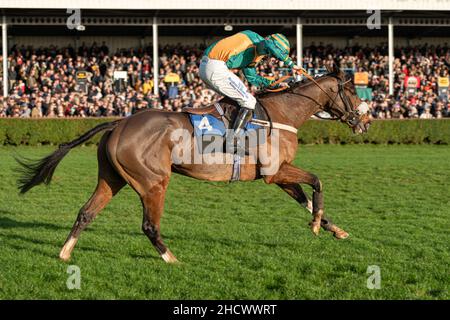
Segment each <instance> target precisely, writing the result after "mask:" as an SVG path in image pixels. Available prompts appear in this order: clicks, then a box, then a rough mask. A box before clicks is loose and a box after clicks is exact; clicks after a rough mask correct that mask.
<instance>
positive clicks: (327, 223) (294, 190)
mask: <svg viewBox="0 0 450 320" xmlns="http://www.w3.org/2000/svg"><path fill="white" fill-rule="evenodd" d="M278 186H279V187H280V188H281V189H283V191H285V192H286V193H287V194H289V195H290V196H291V197H292V198H294V199H295V200H296V201H297V202H298V203H299V204H300V205H301V206H303V207H305V208H306V209H307V210H308V211H309V212H311V213H312V212H313V209H312V201H311V200H309V199H308V196H307V195H306V193H305V192H304V191H303V189H302V187H301V186H300V185H298V184H295V183H293V184H278ZM320 224H321V226H322V228H323V229H325V230H326V231H330V232H332V233H333V235H334V236H335V237H336V238H337V239H345V238H347V237H348V233H347V232H345V231H344V230H342V229H341V228H339V227H338V226H336V225H335V224H334V223H332V222H331V220H330V219H329V218H327V217H326V216H325V215H323V216H322V220H321V223H320Z"/></svg>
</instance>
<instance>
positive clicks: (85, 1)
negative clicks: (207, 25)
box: [1, 0, 450, 11]
mask: <svg viewBox="0 0 450 320" xmlns="http://www.w3.org/2000/svg"><path fill="white" fill-rule="evenodd" d="M1 7H2V8H17V9H21V8H23V9H57V8H59V9H65V8H79V9H122V10H128V9H147V10H148V9H151V10H154V9H157V10H176V9H178V10H179V9H186V10H196V9H197V10H198V9H200V10H221V9H226V10H230V9H231V10H370V9H372V10H373V9H380V10H406V9H407V10H433V11H443V10H450V1H446V0H444V1H443V0H376V1H374V0H359V1H354V0H339V1H336V0H320V1H311V0H286V1H273V0H227V1H210V0H171V1H167V0H151V1H149V0H133V1H129V0H97V1H92V0H40V1H36V0H2V4H1Z"/></svg>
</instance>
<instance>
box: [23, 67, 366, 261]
mask: <svg viewBox="0 0 450 320" xmlns="http://www.w3.org/2000/svg"><path fill="white" fill-rule="evenodd" d="M316 79H317V80H316V81H315V83H313V82H311V81H305V82H298V83H295V84H293V85H292V86H291V87H290V88H289V89H288V90H286V91H283V92H279V93H263V94H260V95H258V96H257V98H258V101H259V103H260V104H261V105H263V106H264V109H265V110H266V112H267V115H268V116H269V118H270V119H271V121H272V122H273V123H278V124H282V125H284V126H285V127H291V128H292V127H293V128H299V127H300V126H301V125H302V124H303V123H304V122H305V121H306V120H308V119H309V118H311V116H313V115H314V114H316V113H317V112H319V111H326V112H328V113H329V114H331V115H332V116H334V117H335V119H339V120H340V121H342V122H344V123H346V124H347V125H348V126H349V127H350V128H351V129H353V131H354V132H355V133H363V132H365V131H367V129H368V126H369V122H370V121H369V118H368V116H367V114H366V112H367V109H365V110H363V111H362V112H361V110H362V109H361V108H360V106H361V105H363V104H364V103H363V102H361V100H360V99H359V98H358V96H357V95H356V92H355V89H354V85H353V84H352V83H351V82H349V81H346V80H345V76H344V74H343V73H342V72H341V71H340V70H339V69H338V68H336V67H335V69H333V70H329V73H328V74H326V75H323V76H321V77H318V78H316ZM316 84H317V85H318V86H316ZM220 104H221V105H222V107H224V108H226V107H227V105H230V104H233V102H231V101H230V100H227V99H223V100H221V101H220ZM366 108H367V105H366ZM177 129H184V130H187V131H188V132H189V133H190V135H191V139H194V138H193V131H194V129H193V126H192V124H191V122H190V119H189V115H188V114H187V113H185V112H181V113H175V112H168V111H162V110H154V109H148V110H145V111H142V112H138V113H136V114H134V115H132V116H129V117H127V118H123V119H119V120H116V121H112V122H107V123H103V124H100V125H98V126H96V127H94V128H93V129H91V130H89V131H87V132H86V133H84V134H83V135H81V136H80V137H78V138H77V139H75V140H73V141H71V142H69V143H65V144H61V145H59V147H58V149H57V150H56V151H54V152H53V153H52V154H50V155H48V156H47V157H45V158H43V159H40V160H38V161H35V162H33V161H32V162H30V161H24V160H20V159H16V160H17V161H18V162H19V163H20V164H21V165H22V167H23V168H22V170H21V171H22V174H23V175H22V176H21V177H20V178H19V181H18V184H19V189H20V193H22V194H23V193H25V192H27V191H28V190H30V189H31V188H32V187H34V186H36V185H38V184H41V183H45V184H49V183H50V181H51V179H52V175H53V173H54V171H55V169H56V166H57V165H58V163H59V162H60V161H61V160H62V158H63V157H64V156H65V155H66V154H67V153H68V152H69V151H70V149H72V148H74V147H76V146H78V145H80V144H82V143H84V142H85V141H87V140H89V139H90V138H91V137H92V136H94V135H95V134H97V133H99V132H101V131H106V132H105V133H104V134H103V136H102V138H101V140H100V142H99V145H98V151H97V159H98V183H97V186H96V188H95V191H94V193H93V194H92V196H91V197H90V199H89V200H88V201H87V202H86V203H85V204H84V205H83V207H82V208H81V209H80V211H79V213H78V216H77V219H76V221H75V223H74V225H73V227H72V230H71V232H70V234H69V236H68V237H67V240H66V241H65V243H64V246H63V248H62V249H61V252H60V254H59V257H60V258H61V259H62V260H64V261H67V260H69V258H70V256H71V253H72V251H73V249H74V246H75V244H76V243H77V241H78V239H79V236H80V233H81V231H82V230H84V229H85V228H86V227H87V226H88V224H90V223H91V222H92V220H93V219H94V218H95V217H96V215H97V214H98V213H99V212H100V211H101V210H102V209H103V208H104V207H105V206H106V205H107V204H108V202H109V201H110V200H111V199H112V198H113V197H114V195H116V194H117V193H118V192H119V190H121V189H122V188H123V187H124V186H125V185H126V184H129V185H130V186H131V188H133V189H134V191H136V192H137V194H138V195H139V197H140V199H141V202H142V207H143V223H142V230H143V232H144V234H145V235H146V236H147V237H148V238H149V240H150V242H151V243H152V244H153V246H154V247H155V249H156V250H157V252H158V253H159V255H160V256H161V257H162V258H163V260H164V261H165V262H167V263H174V262H177V259H176V257H175V256H174V255H173V254H172V253H171V251H170V250H169V249H168V248H167V247H166V245H165V244H164V242H163V240H162V237H161V231H160V220H161V216H162V213H163V206H164V196H165V194H166V190H167V186H168V184H169V179H170V176H171V173H172V172H175V173H179V174H182V175H185V176H189V177H193V178H196V179H200V180H209V181H229V180H230V177H231V175H232V170H233V164H229V163H224V164H189V163H187V164H175V163H173V159H172V155H171V154H172V149H173V148H174V146H175V144H174V142H173V141H172V140H171V138H170V137H171V134H172V133H173V132H174V131H175V130H177ZM265 143H267V144H268V145H270V144H271V143H272V140H271V136H267V140H266V142H265ZM297 146H298V138H297V134H295V133H294V132H292V131H288V130H282V129H281V130H279V149H278V160H279V161H278V163H277V170H276V171H275V172H274V173H272V174H267V175H263V174H261V164H260V163H258V162H257V163H246V162H244V163H243V164H242V165H241V175H240V180H241V181H249V180H255V179H260V178H262V179H263V180H264V182H265V183H267V184H276V185H278V186H279V187H280V188H281V189H282V190H284V191H285V192H286V193H287V194H289V195H290V196H291V197H292V198H293V199H295V200H296V201H297V202H298V203H299V204H300V205H302V206H303V207H305V208H307V209H308V210H309V211H310V212H311V213H312V215H313V220H312V222H311V223H310V226H311V229H312V232H313V233H314V234H315V235H317V234H318V233H319V230H320V228H321V227H322V228H323V229H325V230H327V231H330V232H331V233H333V234H334V236H335V237H336V238H338V239H343V238H346V237H347V236H348V233H346V232H345V231H344V230H342V229H340V228H339V227H337V226H336V225H334V224H333V223H331V221H330V220H329V219H328V218H327V217H326V216H325V215H324V201H323V188H322V183H321V181H320V180H319V178H318V177H317V176H316V175H314V174H312V173H309V172H307V171H306V170H303V169H301V168H297V167H295V166H293V165H292V161H293V160H294V158H295V155H296V151H297ZM300 184H308V185H310V186H311V187H312V188H313V194H312V201H311V200H309V199H308V196H307V195H306V194H305V192H304V191H303V189H302V188H301V186H300Z"/></svg>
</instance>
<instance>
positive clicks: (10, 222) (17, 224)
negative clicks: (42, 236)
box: [0, 210, 67, 230]
mask: <svg viewBox="0 0 450 320" xmlns="http://www.w3.org/2000/svg"><path fill="white" fill-rule="evenodd" d="M2 213H8V214H9V213H10V212H5V211H2V210H0V214H2ZM15 228H30V229H35V228H44V229H48V230H62V229H67V228H65V227H62V226H58V225H56V224H52V223H47V222H36V221H30V222H23V221H17V220H14V219H11V218H6V217H0V229H15Z"/></svg>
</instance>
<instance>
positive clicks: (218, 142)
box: [183, 102, 267, 154]
mask: <svg viewBox="0 0 450 320" xmlns="http://www.w3.org/2000/svg"><path fill="white" fill-rule="evenodd" d="M183 111H184V112H187V113H188V114H189V117H190V120H191V123H192V126H193V127H194V136H195V138H196V142H197V146H198V149H199V152H200V153H203V154H206V153H211V152H218V151H222V152H226V151H228V152H233V150H224V148H225V144H224V141H225V137H226V133H227V129H231V126H232V123H233V122H234V117H235V116H236V114H237V112H236V111H237V108H236V107H235V106H232V105H227V106H226V107H225V109H223V108H222V106H221V105H220V104H219V103H218V102H216V103H215V104H214V105H211V106H208V107H205V108H184V109H183ZM253 119H258V120H264V121H267V115H266V112H265V111H264V109H263V108H262V107H261V106H260V104H259V103H258V104H257V105H256V108H255V111H254V112H253ZM231 120H233V121H231ZM245 139H246V143H245V146H246V147H245V151H246V153H248V149H249V148H253V147H256V146H257V145H260V144H264V143H265V141H266V128H264V127H262V126H260V125H257V124H254V123H251V121H249V122H248V123H247V125H246V126H245ZM213 143H214V145H213Z"/></svg>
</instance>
